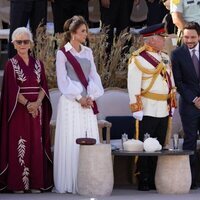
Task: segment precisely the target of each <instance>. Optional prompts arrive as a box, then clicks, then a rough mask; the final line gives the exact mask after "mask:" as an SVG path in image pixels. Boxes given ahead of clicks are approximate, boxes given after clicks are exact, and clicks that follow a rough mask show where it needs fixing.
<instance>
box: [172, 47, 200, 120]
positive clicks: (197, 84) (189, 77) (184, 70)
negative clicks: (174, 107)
mask: <svg viewBox="0 0 200 200" xmlns="http://www.w3.org/2000/svg"><path fill="white" fill-rule="evenodd" d="M171 61H172V71H173V75H174V80H175V85H176V87H177V90H178V92H179V93H180V95H181V97H180V114H181V115H185V116H188V117H190V116H191V117H195V116H200V110H199V109H197V108H196V107H195V106H194V103H193V102H192V101H193V100H194V98H195V97H200V79H199V78H198V77H197V74H196V71H195V67H194V64H193V62H192V58H191V55H190V52H189V50H188V48H187V46H186V45H182V46H181V47H179V48H177V49H175V50H174V51H173V52H172V55H171Z"/></svg>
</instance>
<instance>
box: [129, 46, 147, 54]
mask: <svg viewBox="0 0 200 200" xmlns="http://www.w3.org/2000/svg"><path fill="white" fill-rule="evenodd" d="M144 50H145V46H142V47H140V48H139V49H138V50H136V51H134V52H133V53H132V55H133V56H138V55H139V54H140V53H141V52H142V51H144Z"/></svg>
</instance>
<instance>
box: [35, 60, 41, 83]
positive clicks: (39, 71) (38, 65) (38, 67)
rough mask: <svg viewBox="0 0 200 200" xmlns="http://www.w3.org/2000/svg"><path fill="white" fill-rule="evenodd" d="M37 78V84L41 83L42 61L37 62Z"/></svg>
mask: <svg viewBox="0 0 200 200" xmlns="http://www.w3.org/2000/svg"><path fill="white" fill-rule="evenodd" d="M34 72H35V74H36V76H37V82H38V83H40V76H41V66H40V61H39V60H36V62H35V70H34Z"/></svg>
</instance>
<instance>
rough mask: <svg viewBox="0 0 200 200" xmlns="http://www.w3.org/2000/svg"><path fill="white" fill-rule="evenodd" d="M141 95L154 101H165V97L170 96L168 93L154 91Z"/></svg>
mask: <svg viewBox="0 0 200 200" xmlns="http://www.w3.org/2000/svg"><path fill="white" fill-rule="evenodd" d="M141 95H142V96H143V97H145V98H148V99H152V100H156V101H166V100H167V99H169V98H170V95H169V94H156V93H152V92H146V93H144V94H141Z"/></svg>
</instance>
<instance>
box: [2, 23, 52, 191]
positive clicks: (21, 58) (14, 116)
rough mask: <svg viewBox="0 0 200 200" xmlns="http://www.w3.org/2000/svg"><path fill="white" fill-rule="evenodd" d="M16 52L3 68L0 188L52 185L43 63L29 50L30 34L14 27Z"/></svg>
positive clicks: (35, 188)
mask: <svg viewBox="0 0 200 200" xmlns="http://www.w3.org/2000/svg"><path fill="white" fill-rule="evenodd" d="M12 42H13V44H14V47H15V49H16V50H17V55H16V56H14V57H13V58H12V59H10V60H9V61H8V62H7V64H6V66H5V71H4V79H3V86H2V91H1V101H0V131H1V132H0V190H4V189H7V190H11V191H15V192H18V193H23V192H24V191H27V190H31V191H32V192H40V190H47V189H50V188H51V187H52V159H51V151H50V139H49V121H50V118H51V113H52V110H51V104H50V101H49V94H48V87H47V82H46V78H45V72H44V67H43V64H42V63H41V62H40V61H39V60H36V59H34V58H33V57H31V56H30V55H29V53H28V51H29V49H30V47H31V43H32V42H33V40H32V34H31V33H30V31H29V30H28V29H27V28H24V27H21V28H18V29H16V30H15V31H14V32H13V35H12Z"/></svg>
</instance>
